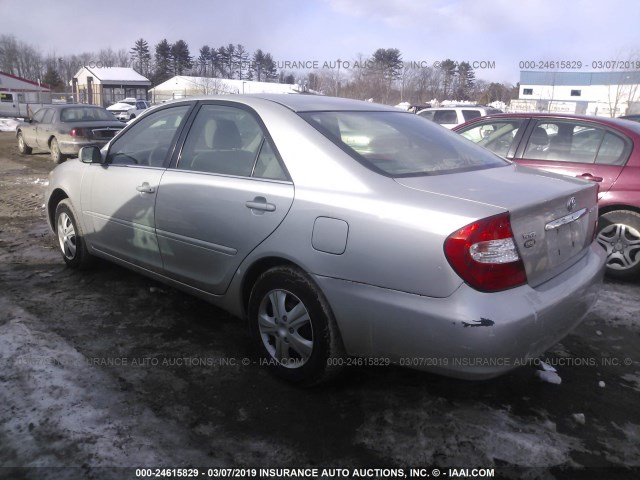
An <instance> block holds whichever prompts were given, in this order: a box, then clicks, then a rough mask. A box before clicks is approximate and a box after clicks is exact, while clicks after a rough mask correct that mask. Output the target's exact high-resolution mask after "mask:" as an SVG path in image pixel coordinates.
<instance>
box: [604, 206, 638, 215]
mask: <svg viewBox="0 0 640 480" xmlns="http://www.w3.org/2000/svg"><path fill="white" fill-rule="evenodd" d="M620 210H626V211H629V212H635V213H637V214H640V207H636V206H634V205H625V204H611V205H607V206H606V207H601V208H599V209H598V216H600V215H604V214H605V213H609V212H615V211H620Z"/></svg>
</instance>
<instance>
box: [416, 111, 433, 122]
mask: <svg viewBox="0 0 640 480" xmlns="http://www.w3.org/2000/svg"><path fill="white" fill-rule="evenodd" d="M434 113H435V112H434V111H433V110H423V111H422V112H419V113H418V115H420V116H421V117H424V118H426V119H428V120H431V121H433V114H434Z"/></svg>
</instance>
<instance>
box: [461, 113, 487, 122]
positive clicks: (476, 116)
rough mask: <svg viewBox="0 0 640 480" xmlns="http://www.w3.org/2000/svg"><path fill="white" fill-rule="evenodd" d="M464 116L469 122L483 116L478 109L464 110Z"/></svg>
mask: <svg viewBox="0 0 640 480" xmlns="http://www.w3.org/2000/svg"><path fill="white" fill-rule="evenodd" d="M462 116H463V117H464V121H465V122H468V121H469V120H473V119H474V118H478V117H481V116H482V114H481V113H480V111H478V110H462Z"/></svg>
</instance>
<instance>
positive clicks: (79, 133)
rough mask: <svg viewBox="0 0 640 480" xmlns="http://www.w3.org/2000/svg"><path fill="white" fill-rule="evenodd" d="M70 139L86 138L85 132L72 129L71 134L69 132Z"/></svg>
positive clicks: (79, 129)
mask: <svg viewBox="0 0 640 480" xmlns="http://www.w3.org/2000/svg"><path fill="white" fill-rule="evenodd" d="M69 133H70V134H71V136H72V137H86V136H87V132H86V131H85V129H84V128H72V129H71V132H69Z"/></svg>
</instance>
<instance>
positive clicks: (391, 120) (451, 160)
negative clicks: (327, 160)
mask: <svg viewBox="0 0 640 480" xmlns="http://www.w3.org/2000/svg"><path fill="white" fill-rule="evenodd" d="M300 115H301V116H302V117H303V118H304V119H305V120H306V121H307V122H309V123H310V124H311V125H312V126H313V127H315V128H316V129H317V130H319V131H320V132H321V133H322V134H324V135H325V136H326V137H327V138H329V139H330V140H331V141H333V142H334V143H335V144H336V145H338V146H339V147H340V148H342V149H343V150H344V151H346V152H347V153H349V154H350V155H351V156H352V157H353V158H355V159H356V160H358V161H359V162H361V163H362V164H364V165H365V166H367V167H369V168H370V169H372V170H374V171H377V172H378V173H381V174H383V175H386V176H391V177H407V176H417V175H440V174H445V173H454V172H463V171H470V170H479V169H485V168H494V167H502V166H505V165H508V164H509V162H507V161H506V160H503V159H501V158H499V157H498V156H496V155H494V154H493V153H491V152H489V151H488V150H485V149H484V148H481V147H478V146H476V145H474V144H472V143H470V142H467V141H466V140H464V139H463V138H461V137H460V136H459V135H458V134H456V133H453V132H450V131H448V130H446V129H444V128H442V127H440V126H439V125H436V124H434V123H432V122H430V121H428V120H425V119H424V118H421V117H420V116H418V115H413V114H408V113H403V112H397V113H396V112H342V111H341V112H303V113H301V114H300Z"/></svg>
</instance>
